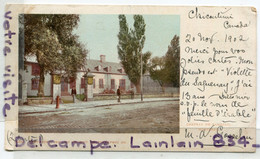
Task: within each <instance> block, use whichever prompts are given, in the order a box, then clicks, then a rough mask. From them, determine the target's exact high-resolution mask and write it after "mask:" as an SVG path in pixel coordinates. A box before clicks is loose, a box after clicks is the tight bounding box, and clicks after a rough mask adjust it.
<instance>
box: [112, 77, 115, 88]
mask: <svg viewBox="0 0 260 159" xmlns="http://www.w3.org/2000/svg"><path fill="white" fill-rule="evenodd" d="M111 89H115V79H111Z"/></svg>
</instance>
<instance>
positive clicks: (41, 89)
mask: <svg viewBox="0 0 260 159" xmlns="http://www.w3.org/2000/svg"><path fill="white" fill-rule="evenodd" d="M44 80H45V77H44V68H42V67H40V80H39V88H38V94H37V96H38V97H44Z"/></svg>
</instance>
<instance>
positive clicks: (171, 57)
mask: <svg viewBox="0 0 260 159" xmlns="http://www.w3.org/2000/svg"><path fill="white" fill-rule="evenodd" d="M179 39H180V38H179V36H177V35H175V36H174V37H173V39H172V40H171V43H170V46H169V47H168V51H167V52H166V55H165V58H166V61H165V68H166V73H167V81H168V82H170V83H172V85H173V86H174V87H179V83H180V43H179Z"/></svg>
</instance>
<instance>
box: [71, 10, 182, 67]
mask: <svg viewBox="0 0 260 159" xmlns="http://www.w3.org/2000/svg"><path fill="white" fill-rule="evenodd" d="M143 17H144V21H145V23H146V30H145V36H146V40H145V44H144V48H143V53H144V52H147V51H150V52H152V57H155V56H159V57H161V56H164V55H165V53H166V52H167V50H168V46H169V44H170V41H171V40H172V38H173V37H174V35H178V36H179V35H180V16H179V15H143ZM126 18H127V23H128V26H129V28H133V23H134V20H133V15H126ZM118 32H119V20H118V15H97V14H95V15H89V14H88V15H80V22H79V25H78V27H77V28H76V29H75V30H74V33H75V34H77V35H78V36H79V40H80V41H81V42H82V43H83V44H85V45H86V49H88V50H89V55H88V59H96V60H99V59H100V55H106V61H107V62H119V61H120V60H119V58H118V53H117V45H118V37H117V35H118Z"/></svg>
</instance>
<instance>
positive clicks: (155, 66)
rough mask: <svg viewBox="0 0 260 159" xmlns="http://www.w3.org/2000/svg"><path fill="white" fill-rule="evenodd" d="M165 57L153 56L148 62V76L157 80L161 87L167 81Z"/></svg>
mask: <svg viewBox="0 0 260 159" xmlns="http://www.w3.org/2000/svg"><path fill="white" fill-rule="evenodd" d="M165 61H166V59H165V57H164V56H163V57H157V56H156V57H154V58H152V59H151V61H150V63H149V73H150V77H151V78H152V79H153V80H155V81H158V82H159V84H160V86H161V87H163V85H164V84H165V83H166V82H167V71H166V67H165Z"/></svg>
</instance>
